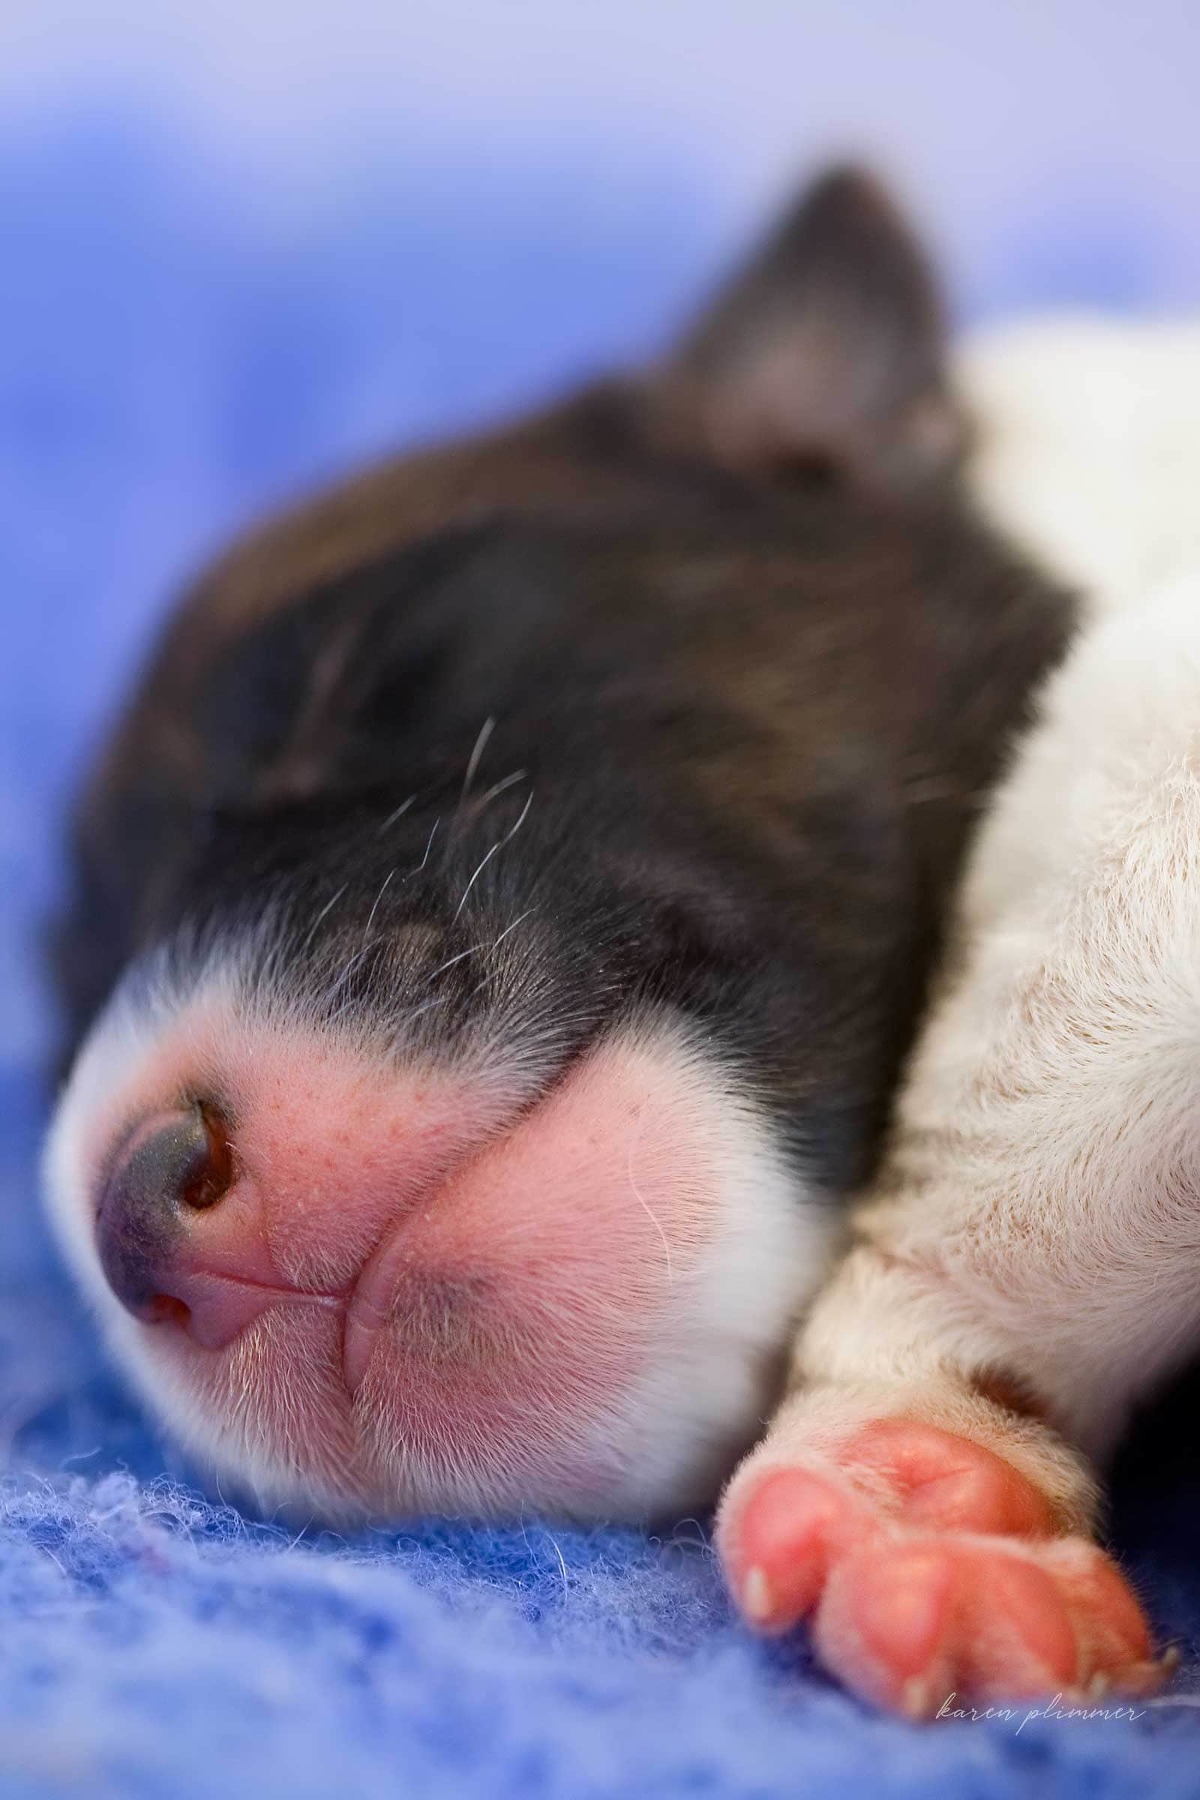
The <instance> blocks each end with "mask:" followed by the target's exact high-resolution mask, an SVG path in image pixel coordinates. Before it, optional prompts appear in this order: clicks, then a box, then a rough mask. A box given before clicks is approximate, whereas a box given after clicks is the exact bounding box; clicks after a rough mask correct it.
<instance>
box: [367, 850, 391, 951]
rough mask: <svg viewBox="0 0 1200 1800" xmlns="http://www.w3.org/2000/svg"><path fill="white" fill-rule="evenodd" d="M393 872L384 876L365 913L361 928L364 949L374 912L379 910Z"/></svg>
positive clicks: (373, 921) (373, 919)
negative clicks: (372, 902) (363, 925)
mask: <svg viewBox="0 0 1200 1800" xmlns="http://www.w3.org/2000/svg"><path fill="white" fill-rule="evenodd" d="M395 873H396V871H395V869H393V870H391V872H390V873H389V874H388V875H387V876H385V878H384V883H383V886H382V887H381V888H380V890H379V892H378V893H377V894H376V896H375V903H374V905H373V906H372V908H371V910H370V912H369V913H368V914H367V923H366V926H365V928H364V930H363V948H364V949H365V948H366V944H367V939H368V938H369V937H370V935H371V927H372V925H373V924H374V923H375V914H376V913H377V912H378V911H379V902H380V901H381V900H382V899H383V896H384V895H385V894H386V893H387V891H388V886H389V884H390V882H391V879H392V876H393V875H394V874H395Z"/></svg>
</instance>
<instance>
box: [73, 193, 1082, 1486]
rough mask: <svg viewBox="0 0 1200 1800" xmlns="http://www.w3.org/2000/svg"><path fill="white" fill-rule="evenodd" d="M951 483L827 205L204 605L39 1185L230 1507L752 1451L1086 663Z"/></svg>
mask: <svg viewBox="0 0 1200 1800" xmlns="http://www.w3.org/2000/svg"><path fill="white" fill-rule="evenodd" d="M961 445H962V434H961V430H960V424H959V419H958V415H957V412H956V410H955V407H954V405H953V404H952V402H951V400H950V398H949V396H948V392H947V386H946V380H945V373H944V368H943V342H942V333H941V327H940V323H939V309H938V306H937V303H936V299H935V296H934V293H933V290H932V286H931V283H930V280H929V277H928V275H927V272H926V269H925V266H924V262H923V259H922V257H921V256H920V254H919V252H918V251H917V249H916V248H915V247H914V245H913V243H912V242H911V240H910V238H909V236H908V233H907V231H906V230H905V228H904V227H903V226H902V225H901V223H900V222H899V221H898V220H897V218H896V216H895V214H894V213H893V211H892V209H891V207H890V205H889V204H888V202H887V201H886V200H885V199H884V198H883V197H882V196H881V195H880V194H879V193H878V192H877V190H876V189H875V188H874V187H873V186H871V185H870V184H869V183H868V182H866V181H865V180H864V179H862V178H861V177H858V176H855V175H853V174H835V175H833V176H831V177H830V178H828V179H826V180H825V181H824V182H822V183H821V184H820V185H819V186H818V187H817V188H816V189H815V190H814V191H813V193H812V194H811V195H810V197H809V198H808V199H807V201H806V202H805V203H804V204H803V205H802V206H801V207H800V208H799V209H798V210H797V211H796V213H795V214H794V215H793V216H792V217H791V218H790V219H789V220H787V221H786V222H785V223H784V224H783V226H782V228H781V230H780V231H779V233H778V235H777V236H776V237H775V238H774V239H773V240H772V241H771V242H770V243H769V244H768V245H767V246H766V247H765V249H764V250H763V252H762V254H761V255H760V257H759V258H758V259H757V260H756V261H755V262H753V263H752V265H751V266H750V268H749V269H748V270H747V271H746V272H745V273H744V274H743V275H742V276H741V278H740V279H739V280H737V281H736V282H735V283H734V284H733V286H732V287H731V288H730V289H729V290H727V291H726V292H725V294H724V295H723V296H721V297H720V298H719V299H718V301H717V303H716V305H715V306H714V308H713V309H712V310H711V311H710V312H709V313H708V314H707V315H706V316H705V317H703V318H702V319H701V321H700V323H699V324H698V326H697V327H696V329H695V330H694V331H693V332H692V333H691V334H690V335H689V336H688V337H687V338H686V340H685V341H684V343H683V344H682V345H681V347H680V348H679V349H678V350H677V352H676V353H675V354H674V355H673V356H671V357H670V358H668V359H666V360H665V361H664V363H663V364H662V365H661V366H659V367H656V368H654V369H652V370H649V371H647V372H642V373H637V374H634V375H633V376H631V377H630V378H628V379H625V380H620V381H614V382H611V383H606V384H604V385H602V386H600V387H597V388H595V389H594V390H592V391H589V392H587V393H585V394H584V395H582V396H581V397H580V398H578V399H576V400H574V401H572V402H570V403H569V404H567V405H565V406H563V407H562V408H560V409H558V410H556V411H554V412H552V413H550V414H548V415H546V416H544V417H540V418H537V419H534V420H533V421H532V422H530V423H527V424H524V425H522V426H520V427H518V428H517V429H515V430H510V431H507V432H504V433H502V434H500V435H498V436H495V437H491V438H486V439H483V440H481V441H477V442H473V443H469V444H466V445H464V446H459V447H453V448H450V449H447V450H442V451H439V452H436V453H434V454H431V455H427V456H424V457H418V458H416V459H414V460H411V461H405V462H401V463H398V464H395V465H392V466H389V467H387V468H385V469H383V470H381V471H380V472H378V473H374V474H371V475H369V476H367V477H366V478H364V479H363V480H361V481H359V482H357V483H355V484H353V485H351V486H349V487H347V488H345V489H344V490H342V491H340V492H338V493H336V494H334V495H332V496H331V497H329V498H325V499H321V500H318V501H317V502H315V503H314V504H313V505H312V506H310V507H308V508H306V509H304V510H302V511H301V512H300V513H298V514H297V515H296V516H295V517H293V518H291V519H288V520H285V521H284V522H283V523H281V524H278V525H275V526H273V527H269V528H268V529H267V530H265V531H264V532H262V533H261V534H260V535H259V536H257V537H255V538H253V539H252V540H251V541H250V542H249V543H247V544H245V545H243V546H242V547H241V548H240V549H238V550H235V551H234V553H233V554H232V555H231V556H230V557H229V558H228V559H227V560H226V561H225V562H223V563H222V564H221V565H219V566H218V567H217V568H216V570H215V571H214V572H213V573H212V574H210V575H209V576H208V577H207V579H205V580H204V581H203V582H202V583H201V585H200V586H199V587H198V588H197V589H196V591H195V592H194V593H193V594H192V595H191V597H190V598H189V599H188V600H187V601H186V602H185V604H184V606H183V607H182V610H181V611H180V612H179V613H178V614H177V616H176V617H175V618H174V620H173V621H172V623H171V624H170V626H169V628H168V630H167V633H166V636H165V637H164V639H163V641H162V643H161V645H160V647H159V649H158V651H157V654H156V655H155V656H154V657H153V659H152V661H151V663H150V666H149V668H148V670H147V672H146V674H145V677H144V679H143V681H142V684H141V686H140V689H139V691H138V693H137V694H136V696H135V698H134V700H133V702H132V705H131V707H130V709H129V711H128V712H127V714H126V716H125V718H124V719H123V721H122V722H121V724H120V726H119V728H118V730H117V732H116V735H115V737H114V739H113V741H112V742H111V744H110V745H109V746H108V748H107V750H106V752H105V754H104V756H103V759H102V761H101V763H100V766H99V769H98V771H97V773H96V775H95V777H94V779H93V780H92V782H91V783H90V786H89V788H88V790H87V793H86V795H85V796H84V799H83V803H82V807H81V811H80V815H79V827H78V857H77V861H78V883H77V897H76V901H75V905H74V909H73V911H72V913H71V915H70V917H69V918H68V919H67V921H66V922H65V924H64V927H63V930H62V933H61V943H60V958H59V962H60V968H61V972H62V982H63V991H64V993H65V996H66V1000H67V1003H68V1006H69V1008H70V1013H71V1018H72V1021H73V1032H74V1037H75V1040H76V1042H77V1043H78V1044H79V1045H81V1048H80V1049H79V1051H78V1054H77V1056H76V1057H75V1060H74V1067H73V1072H72V1073H71V1076H70V1079H69V1082H68V1084H67V1086H66V1089H65V1092H64V1094H63V1097H62V1100H61V1104H60V1107H59V1110H58V1114H57V1118H56V1122H55V1124H54V1127H53V1132H52V1136H51V1141H50V1144H49V1149H48V1155H47V1175H48V1191H49V1199H50V1205H51V1208H52V1211H53V1215H54V1218H55V1221H56V1223H57V1227H58V1230H59V1233H60V1235H61V1239H62V1242H63V1244H64V1246H65V1248H66V1251H67V1253H68V1255H69V1257H70V1260H71V1262H72V1263H73V1265H74V1267H75V1269H76V1271H77V1273H78V1275H79V1278H80V1280H81V1281H82V1283H83V1284H84V1286H85V1288H86V1289H87V1291H88V1293H89V1294H90V1295H91V1297H92V1299H93V1301H94V1302H95V1305H96V1307H97V1309H98V1311H99V1314H100V1316H101V1319H102V1321H103V1324H104V1327H105V1329H106V1331H107V1334H108V1337H109V1339H110V1341H111V1343H112V1345H113V1347H114V1349H115V1351H116V1353H117V1355H118V1357H119V1358H120V1360H121V1361H122V1362H123V1363H124V1364H125V1365H126V1367H127V1368H128V1369H129V1371H130V1372H131V1374H132V1375H133V1376H134V1378H135V1379H136V1380H137V1382H138V1383H139V1384H140V1386H141V1388H142V1389H143V1390H144V1391H145V1393H146V1394H147V1395H148V1396H149V1397H150V1398H151V1400H152V1401H153V1402H154V1403H155V1405H156V1406H157V1407H158V1408H160V1409H161V1411H162V1413H163V1414H164V1415H165V1417H166V1419H167V1420H168V1421H169V1423H170V1424H171V1426H172V1427H173V1428H174V1429H175V1430H176V1431H177V1432H178V1433H179V1434H180V1435H181V1436H182V1437H183V1438H184V1439H185V1440H186V1441H187V1443H188V1444H189V1445H190V1446H191V1447H192V1448H193V1449H194V1450H196V1451H197V1452H199V1453H201V1454H202V1455H203V1456H204V1457H206V1458H208V1459H209V1460H210V1461H211V1463H212V1464H213V1465H215V1467H216V1468H217V1469H218V1470H219V1471H220V1473H221V1474H222V1476H223V1477H226V1478H229V1477H232V1478H234V1479H235V1480H237V1481H240V1482H241V1483H243V1484H245V1485H248V1486H249V1487H251V1488H252V1489H253V1490H254V1491H256V1492H257V1494H258V1495H259V1497H260V1498H261V1499H262V1500H263V1501H265V1502H266V1503H269V1504H277V1503H293V1504H294V1505H295V1506H297V1507H298V1508H299V1509H301V1510H302V1511H303V1512H305V1513H309V1512H312V1511H315V1512H318V1513H320V1514H322V1515H324V1516H327V1517H332V1518H335V1519H340V1520H353V1519H355V1518H361V1517H365V1516H368V1515H380V1514H383V1515H392V1516H395V1515H397V1514H405V1513H408V1514H411V1513H414V1512H422V1511H430V1510H445V1511H450V1512H455V1513H472V1514H480V1513H483V1514H496V1513H512V1512H516V1511H523V1510H530V1509H535V1508H536V1509H543V1510H544V1509H549V1510H552V1511H554V1512H557V1513H567V1514H572V1515H575V1516H577V1517H582V1518H597V1517H612V1516H618V1517H628V1518H642V1517H647V1516H652V1515H660V1516H661V1515H664V1514H670V1513H672V1512H677V1511H679V1510H682V1509H691V1508H693V1507H695V1506H697V1505H699V1504H701V1503H703V1502H704V1501H706V1500H707V1499H710V1498H711V1497H712V1496H713V1495H714V1494H715V1492H716V1491H717V1488H718V1486H719V1484H720V1482H721V1480H722V1479H723V1478H724V1476H725V1475H726V1474H727V1473H728V1471H729V1470H730V1468H731V1467H732V1466H733V1464H734V1462H735V1460H736V1457H737V1456H738V1454H740V1453H741V1452H742V1451H744V1450H745V1449H746V1448H747V1447H748V1446H749V1444H750V1443H751V1442H752V1441H753V1439H754V1438H755V1436H756V1435H757V1434H758V1432H759V1431H760V1430H761V1425H762V1420H763V1418H764V1417H765V1415H766V1412H767V1410H768V1409H769V1406H770V1404H771V1403H772V1400H773V1399H774V1398H775V1397H777V1395H778V1392H779V1387H780V1382H781V1378H782V1373H783V1361H784V1355H785V1351H786V1347H787V1342H788V1338H789V1335H790V1332H791V1330H792V1328H793V1326H794V1323H795V1321H796V1319H797V1317H798V1315H799V1313H800V1311H801V1309H802V1307H803V1305H804V1304H805V1302H806V1301H807V1300H808V1299H809V1298H810V1296H811V1295H812V1294H813V1292H814V1291H815V1289H816V1287H817V1285H818V1283H819V1282H820V1281H821V1279H822V1278H823V1277H824V1275H825V1274H826V1272H827V1271H828V1269H829V1267H830V1264H831V1260H832V1258H833V1257H834V1255H835V1252H836V1248H837V1245H838V1241H839V1236H840V1231H841V1228H842V1207H841V1203H842V1200H843V1198H844V1197H845V1196H846V1195H848V1194H849V1193H851V1192H852V1191H853V1190H855V1189H857V1188H858V1187H859V1186H860V1185H861V1184H862V1182H863V1181H864V1179H865V1178H866V1176H867V1174H868V1173H869V1171H870V1169H871V1167H872V1164H873V1161H874V1159H875V1156H876V1153H877V1149H878V1144H879V1140H880V1135H881V1131H882V1128H883V1125H884V1121H885V1115H886V1109H887V1107H888V1103H889V1099H890V1097H891V1094H892V1090H893V1087H894V1083H895V1080H896V1077H897V1072H898V1067H899V1063H900V1060H901V1057H902V1055H903V1053H904V1051H905V1049H906V1047H907V1045H908V1043H909V1040H910V1037H911V1033H912V1031H913V1028H914V1024H915V1020H916V1016H917V1012H918V1009H919V1007H920V1004H921V1000H922V994H923V988H924V983H925V979H926V975H927V972H928V969H929V967H930V962H931V958H932V956H933V954H934V952H935V949H936V947H937V944H938V939H939V931H940V926H941V923H942V920H943V918H944V915H945V912H946V909H947V906H948V903H949V897H950V894H951V890H952V886H953V883H954V880H955V876H956V873H957V871H958V868H959V864H960V860H961V856H962V853H963V849H964V845H965V841H966V837H967V833H968V830H969V828H970V826H971V823H972V821H973V819H974V817H975V814H976V812H977V809H978V808H979V806H980V803H981V801H982V799H983V797H984V796H985V795H986V794H987V792H988V790H989V789H990V788H991V786H992V784H993V783H994V782H995V780H996V779H997V777H998V774H999V771H1000V769H1001V766H1002V763H1003V760H1004V757H1005V755H1006V752H1007V750H1008V748H1009V746H1010V744H1011V742H1012V741H1013V738H1014V734H1015V733H1016V732H1017V731H1018V730H1019V729H1020V728H1021V727H1022V726H1023V725H1024V724H1025V723H1026V721H1027V711H1028V701H1029V697H1030V694H1031V691H1032V689H1033V688H1034V686H1035V684H1036V683H1037V682H1038V680H1039V679H1040V678H1041V676H1042V675H1043V674H1044V672H1045V671H1046V669H1047V668H1048V667H1050V666H1051V665H1053V664H1054V663H1055V662H1056V661H1057V660H1058V658H1059V656H1060V654H1061V653H1062V651H1063V648H1064V646H1065V644H1066V642H1067V638H1068V636H1069V632H1070V629H1071V621H1072V617H1073V607H1072V605H1071V604H1070V603H1069V602H1068V601H1066V600H1065V599H1064V598H1062V597H1061V596H1060V594H1059V592H1058V590H1057V588H1056V586H1055V585H1054V584H1052V583H1050V582H1047V581H1045V580H1043V579H1042V578H1041V577H1040V576H1039V575H1036V574H1034V573H1033V572H1032V571H1031V568H1030V567H1029V566H1028V565H1027V564H1026V562H1025V561H1024V560H1023V559H1022V558H1021V557H1018V556H1017V555H1016V554H1015V553H1013V552H1011V551H1010V550H1009V549H1007V548H1006V547H1004V545H1003V544H1002V542H1001V540H1000V539H999V538H998V537H997V536H995V535H993V533H992V532H991V530H990V529H989V528H987V527H986V526H985V525H984V524H982V523H981V522H980V520H979V519H978V518H977V517H976V516H975V515H974V513H973V511H972V508H971V506H970V504H969V503H968V500H967V498H966V497H965V495H964V492H963V490H962V486H961V483H960V481H959V480H958V476H957V466H958V462H959V456H960V450H961ZM851 1328H853V1321H851Z"/></svg>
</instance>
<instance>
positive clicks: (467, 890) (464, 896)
mask: <svg viewBox="0 0 1200 1800" xmlns="http://www.w3.org/2000/svg"><path fill="white" fill-rule="evenodd" d="M503 842H504V839H503V838H497V839H496V841H495V843H494V844H493V845H492V847H491V849H490V850H489V851H488V853H487V855H486V856H485V857H484V859H483V861H482V862H481V863H480V864H479V866H478V868H477V869H476V870H475V873H474V875H472V877H471V879H470V881H468V883H467V885H466V887H465V888H464V889H463V891H462V899H461V900H460V901H459V903H458V905H457V907H456V908H455V911H454V917H453V918H452V919H451V921H450V923H451V924H452V925H457V924H458V915H459V913H461V911H462V909H463V907H464V906H465V905H466V904H467V895H468V894H469V893H470V891H471V889H472V888H473V887H474V886H475V883H476V881H477V880H478V879H479V877H480V876H481V875H482V874H483V871H484V870H485V869H486V868H487V866H488V864H489V863H490V862H491V860H492V858H493V856H495V854H496V852H497V850H499V848H500V846H501V845H502V844H503Z"/></svg>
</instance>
